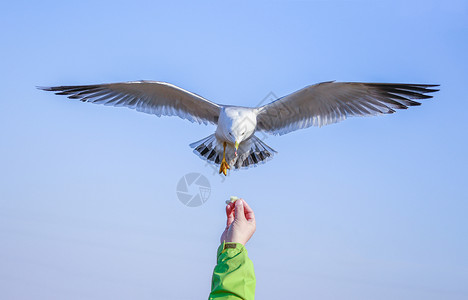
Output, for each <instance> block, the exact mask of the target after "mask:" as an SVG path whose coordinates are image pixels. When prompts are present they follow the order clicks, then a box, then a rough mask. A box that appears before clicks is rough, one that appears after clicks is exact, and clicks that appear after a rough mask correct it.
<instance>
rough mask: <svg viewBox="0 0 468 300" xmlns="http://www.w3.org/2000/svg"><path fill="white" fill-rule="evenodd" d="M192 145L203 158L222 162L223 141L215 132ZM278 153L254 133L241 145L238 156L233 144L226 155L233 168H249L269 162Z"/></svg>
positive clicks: (229, 146)
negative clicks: (235, 153)
mask: <svg viewBox="0 0 468 300" xmlns="http://www.w3.org/2000/svg"><path fill="white" fill-rule="evenodd" d="M190 147H191V148H193V152H194V153H195V154H197V155H198V156H199V157H200V158H201V159H203V160H206V161H209V162H211V163H214V164H216V165H219V164H220V163H221V160H222V158H223V149H224V148H223V142H221V141H219V140H218V139H217V138H216V137H215V135H214V134H212V135H210V136H208V137H206V138H204V139H201V140H199V141H197V142H194V143H192V144H190ZM276 153H277V152H276V151H275V150H274V149H272V148H271V147H270V146H268V145H267V144H265V143H264V142H263V141H261V140H260V139H259V138H258V137H256V136H254V135H253V136H252V137H251V138H249V139H248V140H246V141H244V142H242V143H241V144H240V145H239V149H238V150H237V154H238V155H237V156H235V155H234V147H233V146H232V145H231V144H228V146H227V147H226V154H225V155H226V161H227V162H228V164H229V165H230V166H231V168H232V169H247V168H250V167H252V166H253V167H256V166H257V165H258V164H263V163H265V162H267V161H268V160H270V159H272V158H273V155H274V154H276Z"/></svg>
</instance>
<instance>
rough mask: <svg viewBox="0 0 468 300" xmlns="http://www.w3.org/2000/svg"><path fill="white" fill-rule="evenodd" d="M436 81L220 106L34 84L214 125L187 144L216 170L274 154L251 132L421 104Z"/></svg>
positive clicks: (141, 90) (153, 88)
mask: <svg viewBox="0 0 468 300" xmlns="http://www.w3.org/2000/svg"><path fill="white" fill-rule="evenodd" d="M438 86H439V85H437V84H403V83H363V82H335V81H327V82H322V83H318V84H314V85H310V86H307V87H305V88H303V89H300V90H298V91H296V92H294V93H292V94H289V95H287V96H284V97H281V98H279V99H277V100H275V101H273V102H271V103H269V104H266V105H263V106H260V107H241V106H234V105H221V104H217V103H214V102H211V101H209V100H207V99H205V98H203V97H201V96H199V95H197V94H194V93H192V92H189V91H187V90H184V89H182V88H180V87H177V86H175V85H173V84H170V83H167V82H160V81H147V80H140V81H129V82H119V83H107V84H95V85H75V86H55V87H37V88H38V89H41V90H45V91H51V92H55V94H57V95H66V96H68V98H70V99H78V100H80V101H82V102H91V103H96V104H104V105H108V106H125V107H128V108H131V109H135V110H137V111H141V112H144V113H148V114H153V115H156V116H158V117H160V116H179V117H180V118H182V119H187V120H189V121H191V122H196V123H199V124H202V123H203V124H205V125H207V124H209V123H211V124H214V125H216V126H217V127H216V131H215V133H214V134H211V135H209V136H208V137H206V138H204V139H201V140H199V141H197V142H195V143H192V144H190V147H192V148H193V149H194V150H193V151H194V153H195V154H197V155H198V156H199V157H201V158H202V159H204V160H206V161H208V162H210V163H213V164H215V165H219V173H220V174H221V173H223V174H224V175H225V176H226V175H227V170H228V169H231V168H234V169H243V168H249V167H250V166H257V165H258V164H260V163H264V162H266V161H268V160H270V159H271V158H272V157H273V156H274V154H275V153H277V152H276V151H275V150H273V149H272V148H271V147H270V146H268V145H266V144H265V143H264V142H263V141H262V140H261V139H259V138H258V137H257V136H255V132H256V131H261V132H265V133H268V134H273V135H283V134H286V133H289V132H291V131H295V130H298V129H302V128H307V127H310V126H318V127H321V126H324V125H328V124H332V123H337V122H339V121H342V120H345V119H346V118H347V117H351V116H374V115H381V114H391V113H394V112H395V110H396V109H406V108H408V107H409V106H417V105H421V103H420V102H417V101H415V99H416V100H419V99H428V98H432V96H430V95H427V93H433V92H437V91H438V89H434V88H435V87H438Z"/></svg>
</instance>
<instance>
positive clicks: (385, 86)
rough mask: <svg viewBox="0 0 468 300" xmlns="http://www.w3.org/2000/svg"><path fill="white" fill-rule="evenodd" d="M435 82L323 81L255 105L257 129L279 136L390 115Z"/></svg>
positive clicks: (423, 96) (430, 89) (422, 95)
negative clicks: (256, 106)
mask: <svg viewBox="0 0 468 300" xmlns="http://www.w3.org/2000/svg"><path fill="white" fill-rule="evenodd" d="M437 86H438V85H434V84H402V83H360V82H333V81H329V82H322V83H319V84H315V85H311V86H308V87H305V88H303V89H301V90H299V91H296V92H294V93H292V94H290V95H288V96H285V97H282V98H279V99H278V100H276V101H273V102H271V103H269V104H267V105H264V106H262V107H259V108H258V115H257V129H258V130H262V131H265V132H269V133H272V134H277V135H282V134H286V133H288V132H291V131H294V130H297V129H301V128H306V127H310V126H323V125H328V124H332V123H336V122H339V121H342V120H345V119H346V118H347V117H350V116H373V115H379V114H391V113H394V112H395V109H407V108H408V107H409V106H417V105H421V103H420V102H417V101H414V99H416V100H419V99H429V98H432V96H431V95H426V94H427V93H433V92H437V91H438V89H433V87H437Z"/></svg>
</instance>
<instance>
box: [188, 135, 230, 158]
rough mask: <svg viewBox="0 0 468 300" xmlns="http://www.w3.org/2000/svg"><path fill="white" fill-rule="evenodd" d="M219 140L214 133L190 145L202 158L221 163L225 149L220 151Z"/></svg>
mask: <svg viewBox="0 0 468 300" xmlns="http://www.w3.org/2000/svg"><path fill="white" fill-rule="evenodd" d="M217 146H218V141H217V139H216V137H215V135H214V134H212V135H209V136H207V137H206V138H204V139H201V140H199V141H197V142H195V143H191V144H190V147H191V148H193V152H194V153H195V154H196V155H198V156H200V158H201V159H204V160H207V161H209V162H212V163H215V164H217V165H219V164H220V163H221V160H222V159H223V151H222V150H221V151H219V148H220V147H217Z"/></svg>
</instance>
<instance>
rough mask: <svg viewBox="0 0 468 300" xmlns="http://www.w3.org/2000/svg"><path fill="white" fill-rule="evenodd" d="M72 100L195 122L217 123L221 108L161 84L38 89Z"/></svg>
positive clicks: (151, 82)
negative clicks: (177, 117)
mask: <svg viewBox="0 0 468 300" xmlns="http://www.w3.org/2000/svg"><path fill="white" fill-rule="evenodd" d="M38 88H39V89H41V90H44V91H52V92H55V94H57V95H68V98H70V99H79V100H81V101H83V102H92V103H97V104H104V105H111V106H126V107H128V108H132V109H136V110H137V111H141V112H145V113H148V114H154V115H157V116H158V117H160V116H179V117H181V118H182V119H187V120H189V121H191V122H198V123H204V124H207V123H208V122H209V123H212V124H217V122H218V117H219V111H220V105H218V104H216V103H214V102H211V101H208V100H206V99H205V98H203V97H201V96H199V95H196V94H194V93H191V92H189V91H186V90H184V89H181V88H179V87H177V86H175V85H172V84H169V83H165V82H158V81H144V80H142V81H130V82H121V83H108V84H96V85H76V86H56V87H38Z"/></svg>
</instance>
